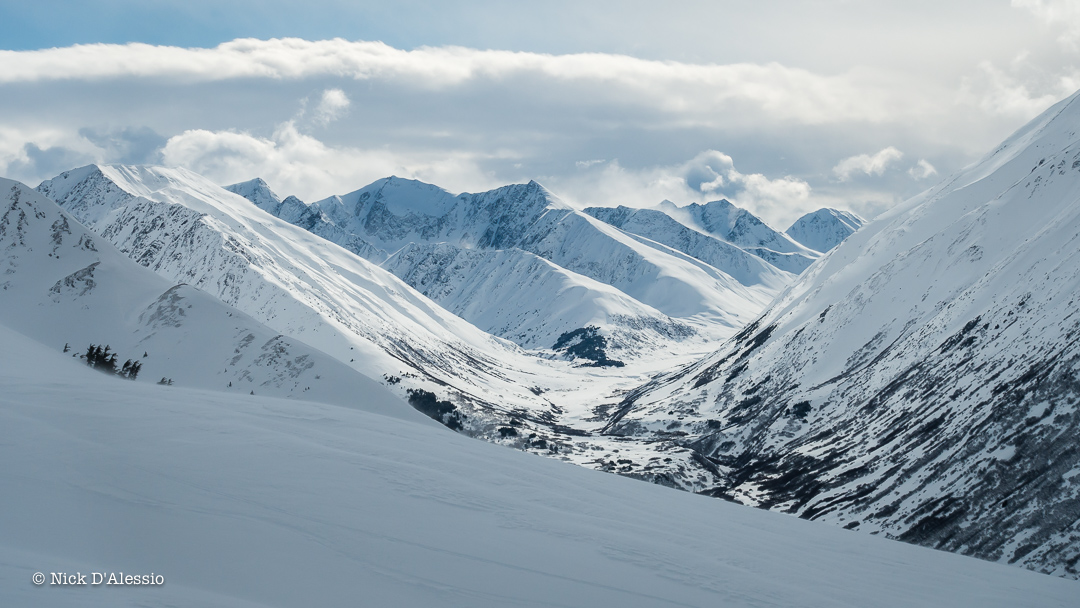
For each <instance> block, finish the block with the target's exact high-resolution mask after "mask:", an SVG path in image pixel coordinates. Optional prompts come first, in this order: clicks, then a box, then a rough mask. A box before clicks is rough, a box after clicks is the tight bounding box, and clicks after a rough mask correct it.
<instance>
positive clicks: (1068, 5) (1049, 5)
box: [1012, 0, 1080, 50]
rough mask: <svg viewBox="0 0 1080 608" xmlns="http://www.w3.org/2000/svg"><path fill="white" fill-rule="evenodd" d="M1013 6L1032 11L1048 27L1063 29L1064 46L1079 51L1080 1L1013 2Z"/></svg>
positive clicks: (1038, 0) (1020, 0)
mask: <svg viewBox="0 0 1080 608" xmlns="http://www.w3.org/2000/svg"><path fill="white" fill-rule="evenodd" d="M1012 6H1013V7H1015V8H1021V9H1026V10H1028V11H1031V12H1032V13H1033V14H1034V15H1035V16H1036V17H1038V18H1039V19H1042V20H1043V22H1045V23H1046V24H1047V25H1052V26H1060V27H1062V28H1063V32H1062V34H1061V37H1060V41H1061V42H1062V44H1064V45H1066V46H1068V47H1070V48H1071V49H1073V50H1076V49H1077V46H1078V45H1077V43H1078V42H1080V0H1012Z"/></svg>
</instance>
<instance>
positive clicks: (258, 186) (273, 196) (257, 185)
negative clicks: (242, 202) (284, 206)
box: [225, 177, 282, 215]
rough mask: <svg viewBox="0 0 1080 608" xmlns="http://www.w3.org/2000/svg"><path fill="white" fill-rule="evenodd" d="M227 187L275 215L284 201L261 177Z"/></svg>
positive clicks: (226, 187)
mask: <svg viewBox="0 0 1080 608" xmlns="http://www.w3.org/2000/svg"><path fill="white" fill-rule="evenodd" d="M225 189H226V190H228V191H229V192H232V193H233V194H239V195H240V196H242V197H244V198H246V199H248V200H249V201H251V202H252V203H254V204H255V206H256V207H258V208H260V209H262V210H264V211H267V212H269V213H273V214H275V215H276V210H277V209H278V208H279V207H280V206H281V203H282V199H281V197H280V196H278V195H277V193H275V192H274V191H273V190H271V189H270V186H269V184H267V183H266V182H265V181H264V180H263V178H261V177H256V178H254V179H250V180H248V181H245V182H239V183H235V184H231V185H228V186H225Z"/></svg>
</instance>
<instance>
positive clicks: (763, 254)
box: [655, 199, 821, 274]
mask: <svg viewBox="0 0 1080 608" xmlns="http://www.w3.org/2000/svg"><path fill="white" fill-rule="evenodd" d="M655 209H656V210H658V211H661V212H663V213H665V214H667V215H669V216H671V217H672V218H674V219H675V220H676V221H678V222H679V223H681V224H683V225H684V226H688V227H690V228H693V229H694V230H697V231H699V232H703V233H705V234H708V235H712V236H714V237H716V238H718V239H720V240H722V241H727V242H728V243H732V244H734V245H737V246H739V247H741V248H743V249H745V250H746V251H748V252H750V253H752V254H754V255H756V256H758V257H760V258H762V259H763V260H765V261H766V262H769V263H770V264H772V265H773V266H776V267H777V268H779V269H780V270H784V271H786V272H790V273H793V274H799V273H801V272H802V271H803V270H806V268H807V267H808V266H809V265H810V264H812V263H813V262H814V260H816V259H817V258H818V257H820V255H821V254H820V252H818V251H814V250H813V249H810V248H807V247H805V246H803V245H801V244H800V243H797V242H796V241H795V240H794V239H792V238H791V237H790V236H788V235H786V234H784V233H782V232H779V231H777V230H775V229H773V228H772V227H771V226H769V225H768V224H766V223H765V222H763V221H762V220H761V218H759V217H757V216H756V215H754V214H753V213H750V212H749V211H747V210H746V209H742V208H739V207H736V206H735V205H733V204H731V203H730V202H728V201H727V200H723V199H721V200H718V201H711V202H708V203H705V204H704V205H701V204H698V203H691V204H689V205H686V206H685V207H679V206H676V205H675V203H672V202H671V201H663V202H661V203H660V204H659V205H657V206H656V207H655Z"/></svg>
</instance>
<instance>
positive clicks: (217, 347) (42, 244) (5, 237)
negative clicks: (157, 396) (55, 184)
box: [0, 179, 417, 417]
mask: <svg viewBox="0 0 1080 608" xmlns="http://www.w3.org/2000/svg"><path fill="white" fill-rule="evenodd" d="M0 209H2V212H0V251H2V252H3V261H2V264H3V275H2V276H3V282H2V283H0V287H2V289H0V322H3V323H5V324H7V325H9V326H12V327H19V328H21V329H22V331H23V332H25V333H27V334H28V335H30V336H32V337H33V338H35V339H37V340H38V341H40V342H41V343H42V344H46V345H49V346H50V347H52V348H54V349H56V350H57V351H60V350H61V349H62V347H63V346H64V345H65V344H68V345H69V346H70V349H71V350H70V353H69V355H68V356H79V355H82V354H83V353H85V352H86V349H87V347H88V345H89V344H91V343H93V344H97V345H99V346H106V345H108V346H110V347H111V348H112V352H115V353H117V354H118V356H119V359H118V362H117V364H118V367H119V365H121V364H123V363H124V362H125V360H128V359H130V360H134V361H137V362H139V363H140V364H141V365H142V369H141V371H140V372H139V377H138V378H137V380H138V381H140V382H155V381H158V380H159V379H161V378H168V379H170V380H172V381H173V383H174V385H176V386H188V387H196V388H204V389H213V390H218V391H225V392H235V393H241V394H244V395H248V394H249V393H250V392H252V391H254V392H255V393H257V394H259V395H271V396H278V397H292V398H298V397H300V398H305V399H309V400H315V401H321V402H324V403H333V404H337V405H351V404H353V403H354V402H355V395H357V394H359V393H362V392H365V391H375V392H380V391H383V392H384V391H385V389H383V388H382V387H381V386H379V385H378V384H377V383H376V382H374V381H373V380H371V379H369V378H367V377H365V376H363V375H362V374H360V373H358V372H356V371H355V370H352V369H349V367H348V366H346V365H343V364H342V363H340V362H339V361H337V360H336V359H333V358H331V357H329V356H327V355H326V354H324V353H322V352H319V351H317V350H315V349H313V348H311V347H309V346H308V345H306V344H304V343H302V342H300V341H298V340H295V339H291V338H287V337H285V336H282V335H281V334H279V333H277V332H275V331H273V330H271V329H270V328H268V327H266V326H265V325H263V324H261V323H259V322H257V321H255V320H254V319H252V318H251V317H249V316H248V315H245V314H244V313H242V312H240V311H238V310H236V309H235V308H232V307H230V306H227V305H225V304H224V303H222V302H220V301H219V300H217V299H215V298H213V297H210V296H208V295H207V294H204V293H202V292H200V291H198V290H195V289H193V288H191V287H190V286H186V285H173V284H172V283H171V282H169V281H168V280H166V279H164V278H162V277H160V276H158V275H157V274H155V273H153V272H151V271H149V270H147V269H145V268H142V267H141V266H139V265H138V264H136V263H134V262H133V261H131V260H129V259H128V258H127V257H126V256H124V255H122V254H121V253H120V252H118V251H117V250H116V249H115V248H114V247H113V246H112V245H111V244H109V243H108V242H106V241H104V240H102V239H100V238H98V237H97V236H96V235H93V234H92V233H90V232H89V231H88V230H87V229H86V228H84V227H83V226H82V225H80V224H79V223H78V221H76V220H75V219H74V218H72V217H70V216H69V215H68V214H67V213H65V212H64V211H62V210H61V209H60V208H59V207H58V206H57V205H56V203H54V202H52V201H50V200H48V199H46V198H44V197H43V196H42V195H41V194H39V193H37V192H35V191H34V190H31V189H30V188H28V187H26V186H24V185H22V184H19V183H17V182H13V181H10V180H5V179H0ZM144 353H145V355H146V356H144ZM116 382H122V380H116ZM395 401H396V402H397V407H396V408H395V410H393V411H390V410H388V411H387V413H392V414H394V415H399V416H401V415H405V416H411V417H416V416H417V414H416V412H413V411H412V410H411V408H409V406H408V405H407V404H406V403H404V402H403V401H401V400H400V399H396V400H395Z"/></svg>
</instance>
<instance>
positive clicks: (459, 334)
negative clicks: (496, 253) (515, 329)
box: [38, 166, 551, 434]
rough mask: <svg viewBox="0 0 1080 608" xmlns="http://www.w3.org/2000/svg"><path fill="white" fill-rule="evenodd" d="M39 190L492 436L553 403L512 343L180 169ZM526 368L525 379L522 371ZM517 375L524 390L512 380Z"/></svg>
mask: <svg viewBox="0 0 1080 608" xmlns="http://www.w3.org/2000/svg"><path fill="white" fill-rule="evenodd" d="M38 190H39V191H40V192H42V193H44V194H46V195H48V196H50V197H52V198H53V199H54V200H56V201H57V202H59V203H60V204H61V205H62V206H63V207H64V209H66V210H67V211H69V212H70V213H72V214H73V215H74V216H76V217H77V218H78V219H79V220H80V221H82V222H84V223H85V224H87V225H88V226H90V227H91V228H92V229H93V230H94V231H95V232H96V233H97V234H99V235H100V236H101V237H102V238H104V239H106V240H108V241H110V242H112V243H113V244H114V245H116V246H117V247H118V248H119V249H120V251H121V252H122V253H124V254H126V255H127V256H129V257H131V258H132V259H134V260H135V261H137V262H139V263H140V264H141V265H143V266H146V267H148V268H150V269H152V270H154V271H156V272H157V273H158V274H161V275H163V276H165V277H166V278H168V279H169V280H170V281H174V282H185V283H188V284H190V285H192V286H193V287H196V288H198V289H200V290H203V291H205V292H207V293H209V294H211V295H212V296H215V297H217V298H219V299H220V300H222V301H223V302H225V303H227V304H229V305H232V306H235V307H236V308H238V309H240V310H242V311H244V312H245V313H247V314H250V315H251V316H252V317H254V318H255V319H257V320H259V321H260V322H262V323H265V324H266V325H268V326H269V327H271V328H273V330H274V331H276V332H279V333H281V334H283V335H285V336H289V337H292V338H297V339H299V340H302V341H304V342H306V343H308V344H311V345H312V346H314V347H315V348H317V349H319V350H321V351H323V352H325V353H327V354H329V355H331V356H332V357H335V358H336V359H338V360H339V361H341V362H343V363H345V364H347V365H348V366H349V367H351V368H353V369H355V370H357V371H360V372H362V373H364V374H366V375H368V376H370V377H373V378H392V379H394V382H395V383H396V384H395V386H396V387H397V390H400V391H402V392H404V390H405V389H407V388H408V389H421V390H425V391H429V392H431V393H434V394H437V395H438V396H439V397H440V399H446V398H453V399H454V400H455V401H457V402H460V403H461V404H462V405H467V407H470V408H472V410H471V412H472V416H471V417H470V420H471V423H470V424H471V425H472V427H471V429H470V430H471V431H473V432H475V433H478V434H483V433H485V432H487V433H490V432H493V429H492V428H489V427H490V426H491V425H492V424H496V423H502V424H506V422H507V421H508V420H509V417H510V414H509V413H508V412H510V411H512V410H515V409H516V408H523V409H524V410H525V411H527V412H530V413H531V414H532V415H539V414H541V413H542V412H545V411H548V410H549V409H550V407H551V404H550V403H549V402H547V401H546V400H544V399H542V398H540V397H539V396H538V395H537V394H536V392H535V391H533V390H530V387H532V386H535V383H534V382H533V383H530V381H529V380H528V378H532V377H533V376H534V375H535V374H536V371H535V370H534V369H533V368H532V367H529V366H528V365H527V363H528V362H527V361H525V359H526V357H525V356H524V355H523V354H522V353H521V351H520V349H518V347H516V346H515V345H513V344H512V343H510V342H506V341H503V340H499V339H497V338H493V337H492V336H490V335H488V334H486V333H484V332H482V331H480V330H479V329H477V328H476V327H474V326H472V325H470V324H468V323H467V322H465V321H463V320H461V319H460V318H458V317H457V316H455V315H453V314H451V313H449V312H447V311H445V310H443V309H442V308H440V307H439V306H437V305H435V304H434V303H432V302H431V301H430V300H428V299H427V298H425V297H424V296H422V295H421V294H419V293H417V292H416V291H415V290H413V289H412V288H410V287H409V286H408V285H406V284H404V283H403V282H401V281H400V280H399V279H397V278H396V277H395V276H394V275H392V274H390V273H389V272H386V271H384V270H382V269H381V268H378V267H377V266H375V265H373V264H371V263H369V262H367V261H365V260H363V259H361V258H359V257H357V256H355V255H353V254H352V253H349V252H348V251H346V250H344V249H341V248H340V247H338V246H337V245H334V244H333V243H330V242H328V241H326V240H324V239H321V238H319V237H317V236H314V235H312V234H311V233H309V232H307V231H305V230H303V229H301V228H299V227H296V226H294V225H292V224H289V223H287V222H284V221H282V220H280V219H278V218H276V217H274V216H272V215H270V214H269V213H265V212H264V211H262V210H260V209H257V208H255V207H254V206H252V205H251V204H250V203H249V202H248V201H247V200H245V199H243V198H242V197H240V196H238V195H235V194H233V193H230V192H227V191H225V190H224V189H222V188H220V187H219V186H216V185H214V184H213V183H211V182H209V181H208V180H206V179H205V178H202V177H201V176H199V175H196V174H194V173H191V172H190V171H186V170H183V169H164V168H155V167H130V166H101V167H99V166H89V167H84V168H82V169H77V170H73V171H68V172H66V173H63V174H62V175H60V176H58V177H56V178H54V179H51V180H48V181H45V182H43V183H42V184H41V185H40V186H39V187H38ZM522 365H525V366H526V367H528V371H522V370H521V369H520V366H522ZM515 373H520V374H525V375H526V376H527V378H526V379H522V378H520V377H514V374H515Z"/></svg>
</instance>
